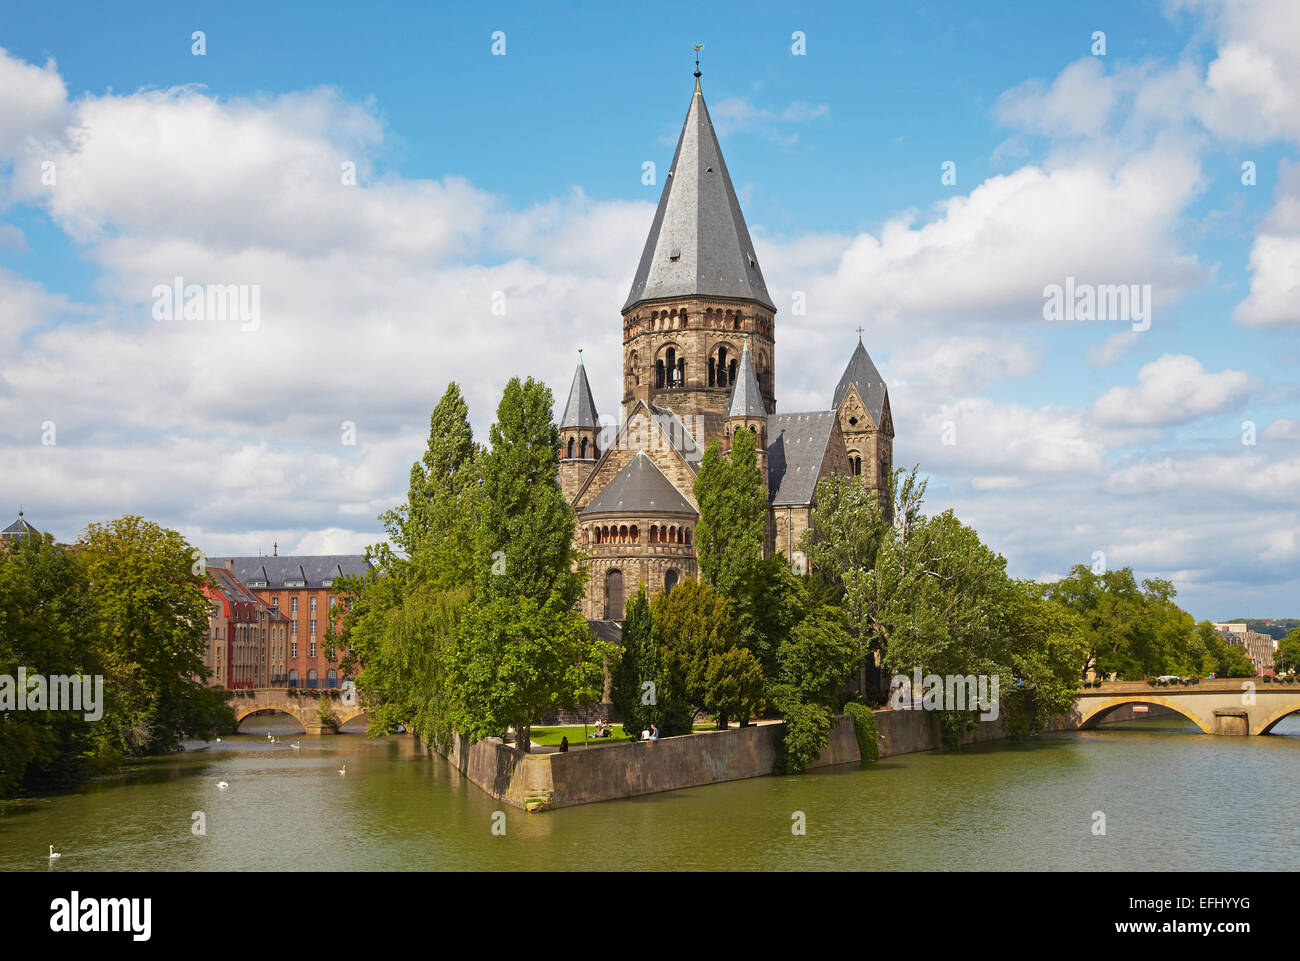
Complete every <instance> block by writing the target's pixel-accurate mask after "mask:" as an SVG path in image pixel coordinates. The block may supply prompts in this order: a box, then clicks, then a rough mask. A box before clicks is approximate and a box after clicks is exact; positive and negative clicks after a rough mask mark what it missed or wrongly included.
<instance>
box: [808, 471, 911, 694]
mask: <svg viewBox="0 0 1300 961" xmlns="http://www.w3.org/2000/svg"><path fill="white" fill-rule="evenodd" d="M916 475H917V471H916V468H913V469H912V470H911V472H910V473H904V472H903V471H902V470H897V471H895V472H894V474H893V476H891V477H890V478H889V479H888V489H887V491H886V492H885V494H884V497H883V498H880V497H877V496H876V494H875V492H874V491H870V490H868V489H866V488H865V487H863V486H862V485H861V484H860V483H858V480H857V478H853V477H829V478H825V479H824V480H822V481H820V482H819V483H818V485H817V489H816V496H815V498H814V501H813V510H812V516H811V519H810V520H811V523H810V524H809V528H808V530H807V531H805V533H804V537H803V539H802V541H801V543H800V546H801V549H802V550H803V551H804V553H805V554H806V556H807V557H808V562H809V564H810V566H811V568H812V571H813V572H814V576H815V578H816V579H817V580H819V581H821V582H822V583H826V584H828V585H829V586H830V589H831V593H832V596H833V597H834V598H835V599H836V601H837V603H839V604H840V606H842V607H843V609H844V613H845V616H846V618H847V624H848V629H849V633H850V634H851V635H852V636H853V638H854V639H855V641H856V642H857V645H858V655H859V656H858V664H859V666H860V667H859V669H860V671H861V674H862V676H861V677H860V679H859V684H860V687H861V688H862V690H863V693H864V694H866V695H868V696H869V697H871V698H872V699H877V700H879V699H882V698H883V697H884V691H885V689H886V685H885V684H884V682H883V675H882V673H881V666H882V665H883V663H884V660H885V657H886V654H887V648H888V645H889V639H890V634H891V631H893V630H895V629H897V627H898V625H899V624H901V623H902V622H903V621H904V620H905V619H906V618H907V616H908V615H907V613H906V611H907V607H908V604H909V592H910V591H911V590H912V589H913V588H914V586H915V583H916V582H917V581H918V580H919V579H921V578H922V577H923V576H924V575H923V571H924V565H923V563H922V561H921V560H920V558H921V557H922V556H923V555H924V553H925V550H926V549H927V545H926V542H925V538H924V537H923V536H922V534H923V531H922V530H921V528H922V526H923V525H922V522H923V520H924V517H923V515H922V514H921V503H922V500H923V498H924V496H925V488H926V482H925V481H924V480H918V479H917V476H916ZM882 550H883V551H884V554H883V557H882Z"/></svg>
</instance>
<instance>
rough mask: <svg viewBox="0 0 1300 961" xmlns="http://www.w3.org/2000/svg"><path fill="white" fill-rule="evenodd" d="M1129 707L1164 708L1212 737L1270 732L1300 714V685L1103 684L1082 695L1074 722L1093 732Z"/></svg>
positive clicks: (1232, 681) (1243, 681) (1240, 681)
mask: <svg viewBox="0 0 1300 961" xmlns="http://www.w3.org/2000/svg"><path fill="white" fill-rule="evenodd" d="M1125 704H1159V705H1160V706H1162V707H1167V708H1169V709H1170V710H1171V711H1176V712H1177V713H1179V714H1181V715H1182V716H1183V717H1185V718H1187V719H1188V720H1189V721H1191V722H1192V723H1193V724H1195V725H1196V726H1197V727H1199V728H1200V729H1201V730H1202V731H1204V732H1205V733H1206V734H1267V733H1268V732H1269V731H1271V730H1272V729H1273V726H1274V725H1276V724H1277V722H1278V721H1280V720H1282V718H1284V717H1286V716H1287V715H1288V714H1294V713H1296V712H1297V711H1300V684H1294V683H1293V684H1287V683H1278V682H1277V681H1273V682H1270V683H1264V681H1263V680H1262V679H1261V678H1258V677H1233V678H1219V679H1216V680H1213V681H1211V680H1206V679H1204V678H1202V679H1201V680H1199V681H1197V682H1196V683H1192V684H1188V683H1181V682H1175V683H1170V684H1166V685H1153V684H1151V683H1149V682H1147V681H1103V682H1102V683H1101V685H1100V686H1094V687H1085V688H1084V689H1083V690H1081V691H1080V692H1079V698H1078V700H1076V701H1075V702H1074V711H1075V714H1074V719H1075V720H1076V721H1077V722H1078V725H1079V728H1080V729H1081V730H1087V729H1088V728H1093V727H1096V726H1097V724H1098V723H1100V722H1101V721H1102V720H1104V719H1105V717H1106V715H1108V714H1110V713H1111V712H1112V711H1114V710H1115V709H1116V708H1118V707H1121V706H1123V705H1125Z"/></svg>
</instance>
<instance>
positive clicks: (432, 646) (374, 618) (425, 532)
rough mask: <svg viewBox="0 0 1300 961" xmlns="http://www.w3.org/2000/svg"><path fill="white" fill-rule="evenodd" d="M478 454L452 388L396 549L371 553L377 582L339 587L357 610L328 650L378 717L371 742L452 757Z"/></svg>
mask: <svg viewBox="0 0 1300 961" xmlns="http://www.w3.org/2000/svg"><path fill="white" fill-rule="evenodd" d="M480 454H481V450H480V448H479V447H478V446H477V445H476V444H475V443H474V439H473V433H472V431H471V429H470V425H469V410H468V408H467V406H466V404H465V401H464V399H463V397H462V396H461V393H460V388H459V387H458V386H457V385H456V384H455V383H452V384H449V385H448V387H447V390H446V391H445V393H444V394H443V396H442V399H441V400H440V401H439V402H438V406H437V407H436V408H434V411H433V414H432V416H431V417H430V421H429V440H428V445H427V447H426V450H425V453H424V456H423V458H422V459H421V460H420V461H417V462H416V463H415V464H414V465H412V467H411V483H410V488H409V490H408V492H407V499H406V503H405V504H403V505H400V506H399V507H396V508H394V509H392V510H389V511H386V512H385V513H383V514H382V515H380V519H381V520H382V521H383V522H384V526H385V529H386V531H387V533H388V540H389V543H381V544H377V545H375V546H373V547H371V548H369V549H368V551H367V553H368V554H369V556H370V558H371V560H372V565H373V566H372V569H371V571H370V572H368V573H367V574H365V575H362V576H359V577H348V578H340V579H339V580H338V581H337V582H336V583H335V587H334V592H335V594H336V595H338V596H340V597H344V598H347V599H348V600H349V601H350V609H349V610H348V611H347V613H346V614H345V616H344V618H343V622H342V625H341V627H340V629H339V630H338V632H337V636H336V632H335V631H334V625H333V623H332V622H330V623H329V624H328V625H327V628H326V638H327V645H326V649H327V653H329V654H330V655H331V656H332V654H333V652H334V650H335V649H336V647H338V646H345V647H346V648H347V651H348V653H347V656H346V657H345V658H344V663H343V672H344V674H345V675H349V676H355V677H356V683H357V690H358V691H359V692H360V693H361V695H362V697H363V698H364V699H365V702H366V704H367V706H368V707H369V708H370V710H371V723H370V726H369V728H368V731H367V733H368V734H369V735H370V736H371V737H379V736H382V735H384V734H387V733H388V732H389V731H392V730H395V729H396V728H397V726H398V725H399V724H400V725H405V726H406V727H407V728H408V729H409V730H412V731H415V732H417V733H418V734H419V735H420V736H421V737H422V738H424V739H425V742H426V743H427V744H429V745H431V746H432V747H434V748H436V749H438V750H440V751H446V750H447V749H448V748H449V747H450V744H451V735H452V731H451V727H450V711H451V706H450V695H449V692H448V689H447V679H446V672H445V668H444V655H445V653H446V651H447V650H449V649H450V647H451V646H452V643H453V640H454V638H455V635H456V631H457V630H458V628H459V624H460V619H461V617H462V615H463V613H464V610H465V608H466V606H467V604H468V601H469V596H470V591H471V589H472V585H473V581H474V557H475V538H476V534H477V530H476V527H475V517H476V513H477V512H476V511H475V509H474V501H475V498H476V497H477V481H476V478H477V467H478V458H479V456H480ZM390 545H395V546H396V548H397V549H396V550H394V549H393V547H392V546H390Z"/></svg>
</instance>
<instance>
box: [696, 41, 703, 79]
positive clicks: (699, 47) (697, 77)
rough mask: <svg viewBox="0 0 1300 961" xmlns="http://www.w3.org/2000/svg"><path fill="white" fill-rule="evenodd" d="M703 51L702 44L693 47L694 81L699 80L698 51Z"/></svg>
mask: <svg viewBox="0 0 1300 961" xmlns="http://www.w3.org/2000/svg"><path fill="white" fill-rule="evenodd" d="M703 49H704V44H702V43H697V44H696V45H695V79H696V80H699V79H700V51H701V50H703Z"/></svg>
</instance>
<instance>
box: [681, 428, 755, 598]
mask: <svg viewBox="0 0 1300 961" xmlns="http://www.w3.org/2000/svg"><path fill="white" fill-rule="evenodd" d="M757 447H758V442H757V439H756V437H755V435H754V434H752V433H751V432H750V431H747V430H741V431H737V432H736V435H735V437H734V438H733V439H732V442H731V450H730V452H728V453H726V454H724V453H722V451H721V450H720V449H719V448H718V445H717V444H716V443H713V444H710V445H709V449H708V450H707V451H705V452H704V459H703V460H702V461H701V463H700V471H699V474H698V475H697V477H696V479H695V500H696V502H697V503H698V504H699V505H700V520H699V523H697V524H696V525H695V543H696V552H697V554H698V556H699V565H700V573H701V575H702V580H703V581H704V582H705V583H706V584H708V585H709V586H710V587H712V588H713V589H714V590H716V591H718V592H719V593H720V594H722V596H723V597H727V598H730V597H732V596H733V593H734V592H735V591H736V589H737V586H738V584H739V583H740V582H741V581H742V580H743V579H744V578H745V576H746V574H747V573H748V572H749V571H750V569H751V568H752V567H753V566H754V565H755V564H756V563H758V561H759V560H760V559H761V557H762V556H763V544H764V541H765V540H766V533H767V494H766V490H765V489H764V487H763V475H762V472H761V471H759V469H758V461H757V459H756V451H757Z"/></svg>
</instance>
